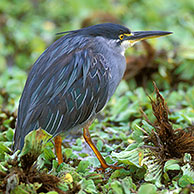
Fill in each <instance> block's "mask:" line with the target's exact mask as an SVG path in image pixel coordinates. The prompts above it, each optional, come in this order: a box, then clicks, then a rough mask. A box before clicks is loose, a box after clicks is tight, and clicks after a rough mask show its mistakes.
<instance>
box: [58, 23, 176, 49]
mask: <svg viewBox="0 0 194 194" xmlns="http://www.w3.org/2000/svg"><path fill="white" fill-rule="evenodd" d="M62 33H70V34H72V35H83V36H87V37H88V36H89V37H103V38H105V39H106V40H109V42H111V43H112V44H114V45H117V46H118V47H121V48H122V50H124V51H125V50H126V49H127V48H128V47H131V46H133V45H134V44H135V43H136V42H138V41H141V40H145V39H151V38H157V37H160V36H166V35H169V34H172V32H167V31H134V32H133V31H131V30H130V29H128V28H126V27H125V26H122V25H119V24H113V23H103V24H97V25H94V26H89V27H86V28H82V29H79V30H73V31H67V32H62ZM59 34H61V33H59Z"/></svg>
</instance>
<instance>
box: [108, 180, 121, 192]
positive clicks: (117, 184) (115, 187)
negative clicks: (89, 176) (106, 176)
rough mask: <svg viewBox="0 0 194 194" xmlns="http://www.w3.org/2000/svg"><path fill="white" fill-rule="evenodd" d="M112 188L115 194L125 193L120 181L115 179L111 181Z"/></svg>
mask: <svg viewBox="0 0 194 194" xmlns="http://www.w3.org/2000/svg"><path fill="white" fill-rule="evenodd" d="M111 188H112V189H113V193H114V194H124V191H123V188H122V185H121V183H120V182H119V181H114V182H112V183H111Z"/></svg>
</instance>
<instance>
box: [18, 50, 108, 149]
mask: <svg viewBox="0 0 194 194" xmlns="http://www.w3.org/2000/svg"><path fill="white" fill-rule="evenodd" d="M46 60H49V59H48V58H47V59H46ZM39 61H42V60H39ZM42 62H43V61H42ZM41 65H45V66H46V64H41ZM36 66H37V67H34V68H33V69H32V71H31V72H30V74H29V78H28V80H27V82H26V85H25V88H24V91H23V94H22V97H21V100H20V105H19V111H18V121H17V127H16V132H15V136H14V141H15V150H16V149H21V148H22V147H23V143H24V137H25V136H26V135H27V134H28V133H29V132H30V131H32V130H35V129H37V128H38V127H41V128H43V129H44V130H46V131H48V132H49V133H51V134H52V135H53V136H55V135H57V134H59V133H60V132H65V131H68V130H70V129H72V128H75V127H76V126H79V125H82V124H83V123H84V122H86V121H87V120H88V119H89V118H90V117H91V116H94V115H95V114H96V113H97V112H99V111H100V110H101V109H102V108H103V107H104V106H105V104H106V102H107V99H108V89H109V70H108V67H107V66H106V62H105V59H104V58H103V56H102V55H100V54H98V53H95V52H94V51H93V50H92V48H89V49H82V50H78V51H75V52H74V53H70V54H69V55H68V56H67V55H66V54H64V55H61V56H60V57H59V58H57V60H56V61H54V62H53V64H52V65H49V67H47V68H46V70H45V69H43V68H42V67H41V69H42V73H41V71H40V70H39V69H36V68H38V65H36Z"/></svg>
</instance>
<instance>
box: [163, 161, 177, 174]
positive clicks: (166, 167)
mask: <svg viewBox="0 0 194 194" xmlns="http://www.w3.org/2000/svg"><path fill="white" fill-rule="evenodd" d="M168 170H180V166H179V164H178V161H177V160H168V161H167V162H166V163H165V165H164V172H167V171H168Z"/></svg>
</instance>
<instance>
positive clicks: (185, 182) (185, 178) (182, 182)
mask: <svg viewBox="0 0 194 194" xmlns="http://www.w3.org/2000/svg"><path fill="white" fill-rule="evenodd" d="M178 182H179V185H180V186H181V187H183V188H184V187H186V186H187V185H189V184H194V179H192V177H190V176H188V175H183V176H182V177H181V178H180V179H179V181H178Z"/></svg>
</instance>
